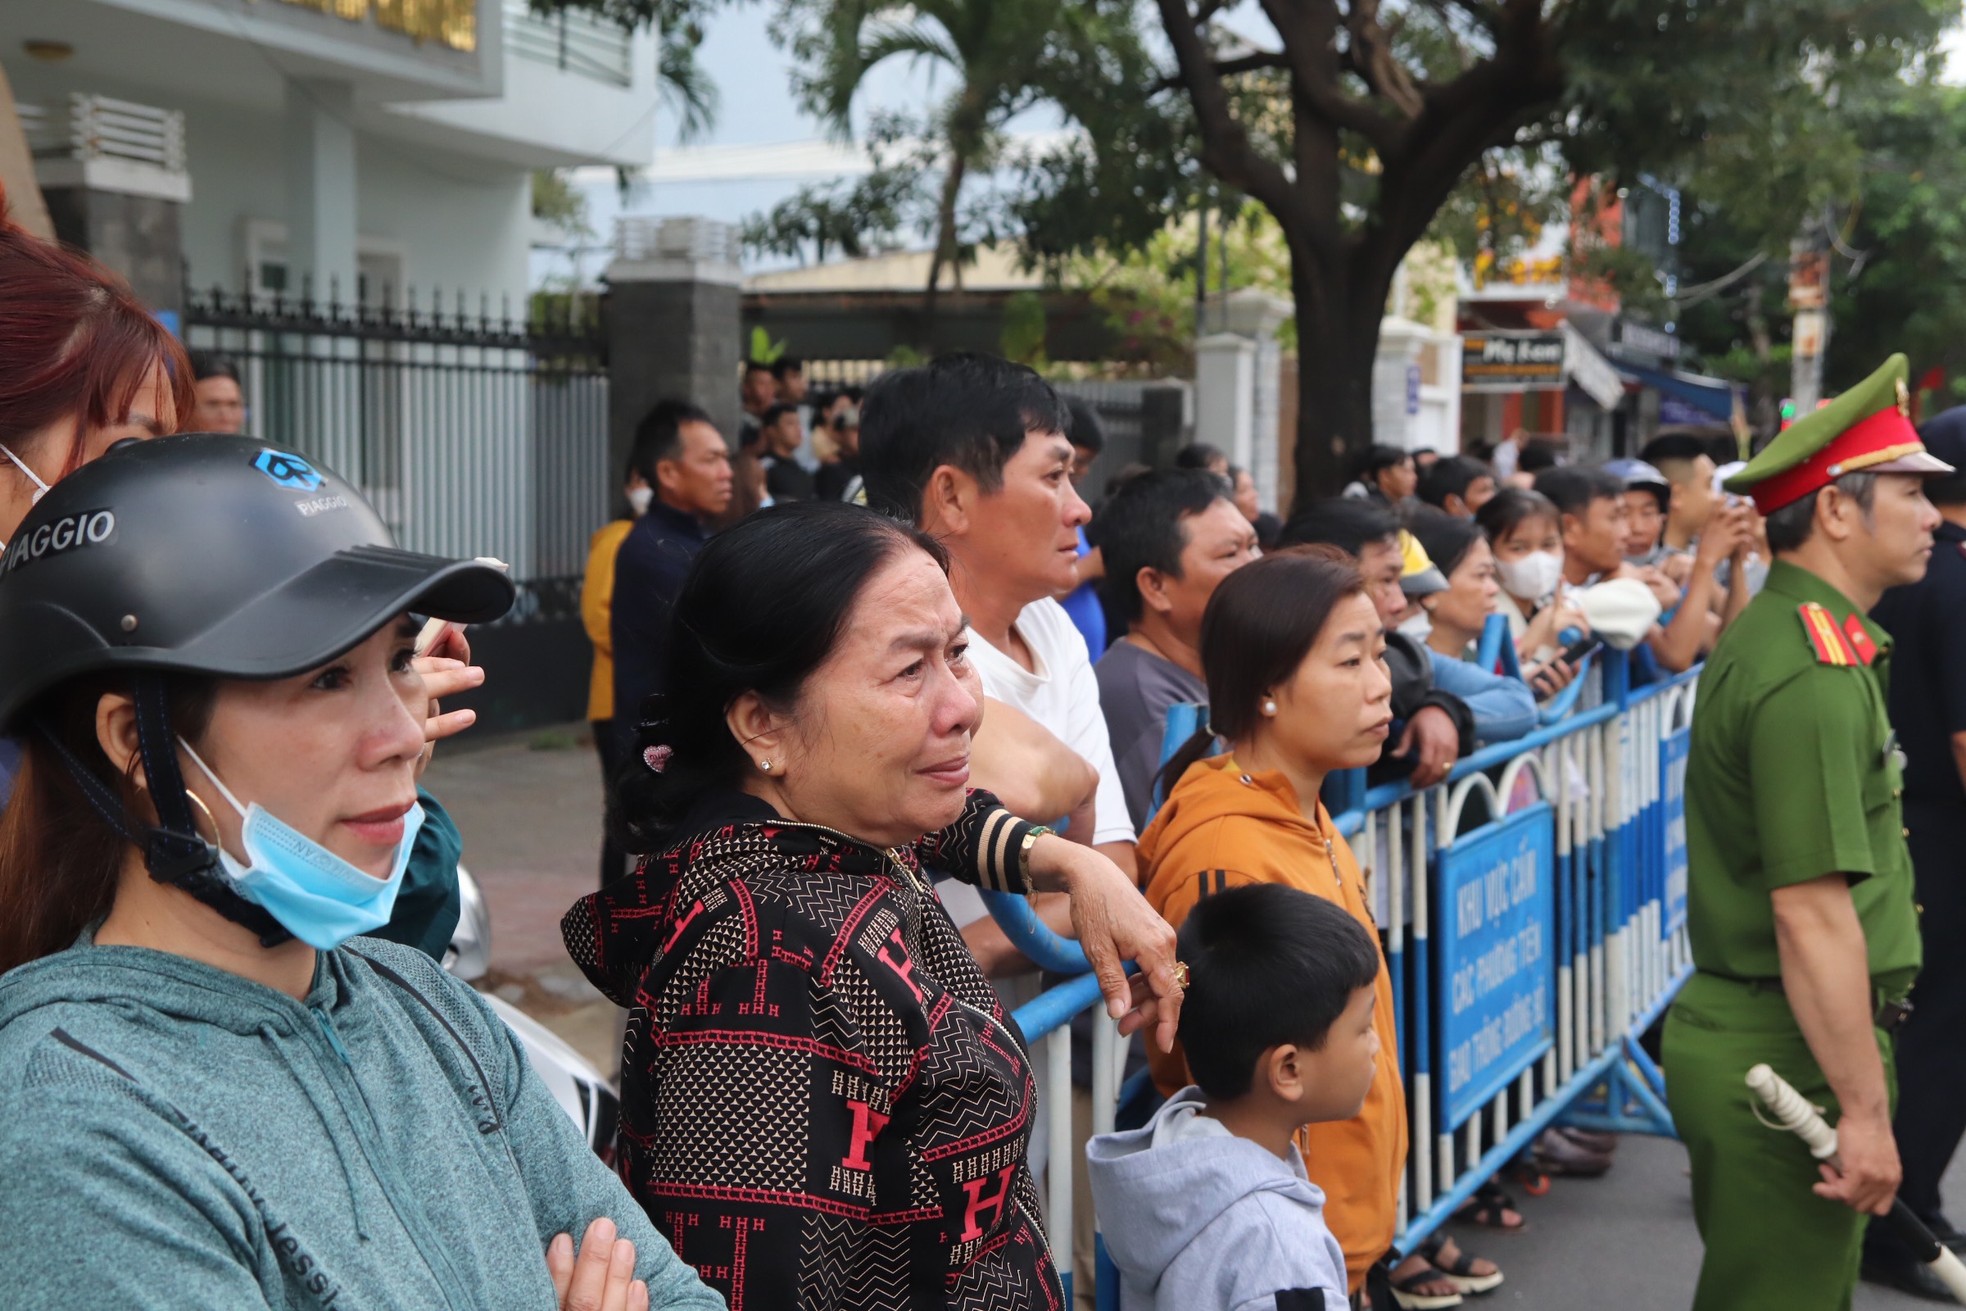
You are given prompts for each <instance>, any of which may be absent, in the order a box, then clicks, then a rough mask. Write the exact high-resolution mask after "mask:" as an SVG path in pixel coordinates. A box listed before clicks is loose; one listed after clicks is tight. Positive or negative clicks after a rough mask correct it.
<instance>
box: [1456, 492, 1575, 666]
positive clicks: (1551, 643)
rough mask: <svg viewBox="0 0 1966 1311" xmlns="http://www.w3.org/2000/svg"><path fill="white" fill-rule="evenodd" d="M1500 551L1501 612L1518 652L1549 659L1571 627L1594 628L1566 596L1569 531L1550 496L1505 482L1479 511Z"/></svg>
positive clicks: (1497, 572) (1530, 657) (1497, 560)
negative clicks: (1565, 557) (1566, 539)
mask: <svg viewBox="0 0 1966 1311" xmlns="http://www.w3.org/2000/svg"><path fill="white" fill-rule="evenodd" d="M1475 522H1476V523H1478V524H1480V525H1481V530H1482V531H1483V532H1484V533H1486V534H1487V535H1488V544H1489V546H1490V548H1491V549H1492V550H1493V552H1494V555H1495V576H1496V578H1497V580H1498V581H1499V582H1500V583H1501V585H1502V595H1501V596H1500V597H1498V598H1497V600H1496V603H1495V609H1496V612H1497V613H1499V614H1501V615H1503V616H1505V617H1506V618H1507V619H1508V621H1509V634H1510V636H1512V637H1513V638H1514V639H1515V649H1516V654H1517V655H1518V656H1520V657H1521V658H1522V659H1523V660H1524V661H1529V662H1535V663H1544V662H1547V661H1548V660H1549V659H1550V657H1551V656H1552V655H1553V654H1555V652H1556V650H1557V648H1558V646H1559V644H1560V635H1561V634H1562V633H1564V632H1565V631H1566V630H1569V629H1578V630H1581V631H1585V632H1588V631H1589V630H1590V625H1589V624H1588V623H1586V622H1585V620H1584V616H1583V613H1582V612H1581V611H1579V610H1578V609H1577V607H1576V606H1574V605H1571V604H1570V603H1569V602H1568V601H1566V600H1565V599H1564V598H1563V596H1562V588H1563V533H1562V529H1561V526H1560V520H1559V518H1558V515H1557V512H1556V507H1555V506H1554V505H1551V504H1550V502H1549V499H1548V498H1547V497H1544V496H1541V495H1538V494H1537V493H1535V492H1532V491H1526V490H1524V489H1522V488H1519V487H1505V488H1503V489H1502V490H1501V491H1500V492H1498V493H1496V495H1495V497H1494V499H1493V500H1491V501H1489V502H1488V503H1487V504H1486V505H1483V506H1482V507H1481V509H1479V510H1477V511H1476V512H1475Z"/></svg>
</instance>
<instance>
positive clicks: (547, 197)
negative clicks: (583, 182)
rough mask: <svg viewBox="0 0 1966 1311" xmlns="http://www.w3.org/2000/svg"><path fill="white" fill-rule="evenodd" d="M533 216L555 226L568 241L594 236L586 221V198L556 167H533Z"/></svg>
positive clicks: (591, 226)
mask: <svg viewBox="0 0 1966 1311" xmlns="http://www.w3.org/2000/svg"><path fill="white" fill-rule="evenodd" d="M532 216H533V217H534V218H536V219H538V220H540V221H541V222H543V223H546V224H549V225H550V226H552V227H553V228H556V229H558V231H559V232H560V233H561V235H563V236H565V237H566V238H567V239H568V240H570V241H579V240H583V239H585V238H588V237H592V236H593V235H594V227H593V225H592V224H591V223H589V222H588V221H587V197H586V196H585V195H583V194H582V193H580V192H579V191H577V190H575V189H574V187H573V186H572V184H570V183H569V182H568V181H567V176H566V174H565V173H564V172H562V171H560V170H558V169H551V168H539V169H534V170H533V173H532Z"/></svg>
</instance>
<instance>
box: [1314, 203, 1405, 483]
mask: <svg viewBox="0 0 1966 1311" xmlns="http://www.w3.org/2000/svg"><path fill="white" fill-rule="evenodd" d="M1339 247H1340V248H1339V249H1337V250H1331V251H1326V250H1322V249H1320V248H1319V245H1318V243H1316V242H1315V241H1314V240H1312V239H1310V238H1308V237H1305V238H1302V239H1300V240H1297V241H1292V242H1291V278H1290V281H1291V290H1292V293H1293V299H1294V300H1295V302H1296V310H1297V436H1296V451H1295V462H1296V484H1295V496H1294V499H1293V500H1292V502H1291V504H1292V505H1293V506H1305V505H1309V504H1310V503H1311V502H1312V501H1315V500H1318V499H1320V498H1322V497H1326V496H1336V495H1337V494H1338V493H1339V492H1341V491H1343V490H1344V487H1345V483H1346V482H1347V481H1349V479H1350V478H1351V474H1352V470H1353V468H1354V467H1355V466H1356V465H1357V463H1358V460H1359V457H1360V456H1361V455H1363V454H1364V453H1365V449H1366V447H1368V446H1370V445H1371V444H1372V364H1373V361H1374V359H1375V358H1376V357H1377V356H1378V353H1379V320H1380V318H1381V316H1382V315H1383V314H1384V312H1385V305H1386V296H1387V294H1388V292H1389V291H1390V290H1391V288H1392V274H1391V273H1390V272H1387V271H1383V270H1381V268H1380V267H1379V265H1380V264H1381V263H1382V261H1378V260H1374V259H1370V258H1368V257H1364V256H1362V255H1361V253H1360V252H1359V251H1358V250H1357V249H1356V248H1354V246H1353V243H1351V242H1345V241H1341V242H1340V243H1339Z"/></svg>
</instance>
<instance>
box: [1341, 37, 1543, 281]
mask: <svg viewBox="0 0 1966 1311" xmlns="http://www.w3.org/2000/svg"><path fill="white" fill-rule="evenodd" d="M1562 93H1563V73H1562V69H1561V68H1560V67H1559V65H1558V63H1557V58H1556V51H1555V41H1554V33H1553V32H1552V30H1551V28H1550V26H1549V24H1547V23H1546V22H1545V21H1544V19H1543V16H1542V10H1541V3H1540V0H1508V3H1507V4H1506V5H1505V6H1504V12H1503V14H1502V21H1501V24H1500V26H1499V27H1498V28H1497V31H1496V42H1495V53H1494V55H1492V56H1491V57H1489V58H1487V59H1483V60H1481V61H1480V62H1478V63H1476V64H1475V65H1474V66H1473V67H1472V68H1470V69H1468V71H1467V72H1465V73H1463V74H1461V75H1460V76H1459V77H1457V78H1455V79H1454V80H1453V81H1451V82H1448V83H1446V84H1444V85H1442V86H1438V87H1431V88H1429V89H1428V90H1427V91H1425V92H1424V93H1423V95H1422V99H1423V101H1424V103H1425V108H1423V109H1422V110H1421V112H1420V116H1419V117H1418V118H1417V119H1415V120H1414V121H1413V123H1412V125H1411V126H1410V127H1409V128H1408V129H1407V132H1406V137H1405V141H1404V143H1403V144H1404V146H1405V147H1406V148H1405V149H1403V150H1401V151H1399V152H1398V153H1397V154H1392V155H1386V156H1382V162H1383V164H1384V166H1385V171H1384V172H1383V174H1382V175H1381V177H1380V188H1379V195H1380V213H1379V225H1378V226H1379V228H1380V235H1381V239H1382V241H1383V242H1384V244H1385V246H1386V247H1387V248H1388V249H1390V250H1395V251H1399V252H1404V251H1405V249H1406V248H1407V246H1409V245H1411V244H1412V243H1413V242H1414V241H1417V240H1418V239H1419V238H1420V236H1422V235H1423V234H1424V233H1425V231H1426V228H1427V224H1428V223H1429V222H1431V221H1432V218H1433V215H1434V213H1435V211H1436V210H1438V209H1439V208H1440V206H1441V205H1442V204H1444V203H1445V202H1446V199H1447V196H1448V194H1449V193H1450V192H1452V191H1453V189H1454V187H1455V185H1456V184H1457V183H1458V182H1459V181H1460V179H1461V177H1462V175H1463V174H1464V173H1466V172H1467V170H1468V168H1469V166H1470V165H1472V164H1473V163H1474V162H1475V161H1477V160H1478V159H1480V158H1481V155H1482V153H1483V152H1484V151H1486V150H1488V149H1490V148H1491V147H1493V146H1496V145H1499V144H1503V143H1505V142H1506V141H1508V140H1510V139H1511V138H1512V137H1513V135H1514V129H1515V128H1516V127H1518V126H1519V125H1520V124H1521V122H1522V120H1523V118H1524V116H1525V115H1527V114H1530V113H1532V112H1534V111H1536V110H1539V109H1545V108H1547V107H1549V106H1551V105H1553V104H1555V103H1556V102H1557V99H1558V98H1559V97H1560V96H1561V95H1562Z"/></svg>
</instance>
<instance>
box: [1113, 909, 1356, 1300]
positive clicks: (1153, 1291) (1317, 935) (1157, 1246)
mask: <svg viewBox="0 0 1966 1311" xmlns="http://www.w3.org/2000/svg"><path fill="white" fill-rule="evenodd" d="M1180 951H1181V959H1182V961H1184V962H1185V963H1186V964H1187V965H1188V967H1189V974H1190V981H1189V984H1188V992H1187V997H1186V998H1185V999H1184V1001H1183V1002H1182V1005H1181V1045H1182V1047H1183V1048H1184V1049H1185V1051H1186V1053H1187V1058H1188V1070H1189V1073H1190V1075H1191V1076H1192V1077H1193V1079H1194V1081H1195V1086H1191V1087H1187V1088H1184V1089H1182V1090H1181V1091H1180V1092H1178V1093H1176V1094H1175V1095H1174V1096H1173V1097H1171V1098H1169V1099H1168V1102H1167V1104H1166V1105H1165V1106H1163V1107H1161V1109H1160V1111H1159V1113H1158V1114H1156V1115H1155V1116H1154V1118H1153V1120H1152V1121H1150V1122H1149V1123H1148V1124H1147V1125H1146V1126H1145V1127H1144V1128H1140V1129H1134V1130H1129V1131H1127V1132H1125V1133H1113V1134H1105V1135H1102V1136H1101V1137H1098V1138H1095V1139H1093V1140H1092V1141H1091V1142H1090V1143H1089V1144H1087V1146H1086V1155H1087V1157H1088V1158H1089V1160H1090V1163H1091V1169H1090V1175H1091V1181H1092V1197H1093V1204H1094V1206H1095V1208H1096V1210H1097V1212H1098V1215H1099V1221H1100V1229H1101V1231H1102V1232H1103V1233H1104V1235H1105V1238H1106V1246H1107V1250H1108V1251H1109V1252H1110V1253H1111V1254H1112V1257H1113V1260H1114V1262H1115V1264H1117V1265H1118V1266H1119V1270H1120V1306H1121V1311H1338V1309H1339V1308H1342V1307H1345V1306H1347V1305H1349V1303H1348V1301H1347V1298H1346V1292H1345V1259H1344V1254H1343V1253H1342V1252H1340V1251H1339V1248H1338V1243H1337V1241H1336V1240H1335V1239H1333V1238H1332V1236H1331V1232H1330V1230H1328V1229H1327V1228H1325V1224H1324V1193H1323V1192H1322V1191H1321V1190H1320V1189H1319V1188H1318V1187H1317V1185H1316V1184H1313V1183H1312V1182H1311V1181H1310V1179H1309V1177H1308V1176H1307V1175H1306V1174H1305V1172H1304V1161H1303V1158H1302V1157H1301V1156H1299V1155H1298V1152H1297V1148H1296V1145H1295V1144H1294V1143H1293V1142H1292V1141H1291V1138H1292V1135H1293V1134H1295V1133H1296V1132H1297V1130H1298V1129H1299V1128H1301V1127H1302V1126H1304V1125H1306V1124H1312V1123H1316V1122H1318V1121H1322V1120H1345V1119H1350V1118H1351V1117H1352V1116H1354V1115H1357V1114H1358V1111H1359V1107H1360V1105H1361V1104H1362V1103H1363V1102H1364V1100H1365V1093H1366V1089H1367V1088H1368V1087H1370V1086H1371V1083H1372V1074H1373V1058H1374V1057H1375V1056H1376V1055H1377V1053H1378V1050H1379V1040H1378V1036H1377V1033H1376V1031H1375V1030H1374V1029H1373V1027H1372V1010H1373V1006H1374V999H1373V987H1372V985H1373V981H1374V980H1375V979H1376V978H1377V977H1378V972H1379V952H1378V947H1377V945H1376V944H1375V943H1374V942H1373V941H1372V938H1371V935H1370V934H1368V933H1367V932H1366V931H1365V929H1364V928H1363V927H1361V926H1360V925H1359V923H1358V921H1356V920H1354V919H1353V918H1352V917H1351V916H1350V915H1349V914H1347V913H1346V912H1345V911H1344V910H1342V909H1341V908H1339V907H1338V906H1335V905H1332V904H1331V903H1330V902H1328V901H1325V900H1323V899H1322V898H1319V897H1315V896H1312V895H1311V894H1309V893H1307V892H1299V891H1297V890H1296V889H1294V888H1288V887H1284V886H1281V885H1279V884H1257V885H1253V886H1248V887H1239V888H1231V889H1229V890H1228V891H1226V892H1219V893H1215V894H1213V895H1210V896H1206V897H1203V898H1202V899H1201V901H1200V902H1198V903H1197V904H1196V906H1195V909H1194V912H1193V914H1191V915H1190V916H1189V917H1188V919H1187V922H1186V923H1184V924H1183V925H1182V926H1181V932H1180Z"/></svg>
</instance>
